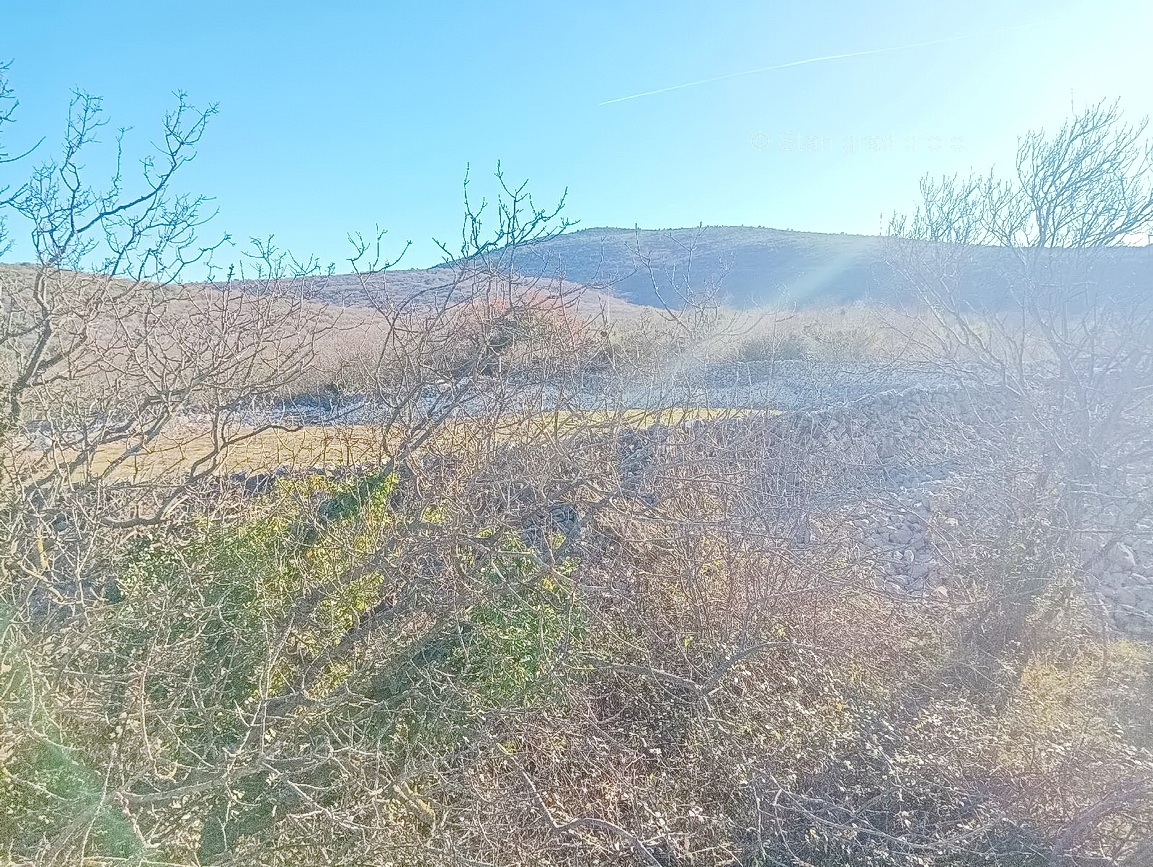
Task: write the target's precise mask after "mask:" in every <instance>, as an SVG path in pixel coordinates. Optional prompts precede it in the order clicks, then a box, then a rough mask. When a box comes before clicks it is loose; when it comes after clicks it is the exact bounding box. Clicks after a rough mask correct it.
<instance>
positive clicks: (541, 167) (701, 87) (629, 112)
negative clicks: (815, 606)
mask: <svg viewBox="0 0 1153 867" xmlns="http://www.w3.org/2000/svg"><path fill="white" fill-rule="evenodd" d="M1151 31H1153V4H1150V3H1148V2H1147V0H1047V2H1034V0H1021V2H1011V0H999V2H990V0H973V2H966V3H929V2H905V0H900V2H880V0H879V2H872V3H859V2H827V0H813V2H803V3H802V2H792V3H785V2H752V0H745V2H724V0H715V2H710V3H705V2H684V0H665V2H659V3H658V2H639V0H616V2H601V0H584V2H579V3H540V2H487V3H477V2H454V3H448V2H439V3H438V2H428V0H425V2H411V3H410V2H392V3H390V2H376V3H367V2H361V3H352V2H340V0H328V2H325V3H317V2H296V0H280V2H275V3H273V2H263V0H230V2H218V0H202V2H157V0H151V2H147V3H143V2H141V3H136V2H127V0H104V2H66V0H0V62H3V61H4V60H8V61H11V64H12V67H11V70H10V76H11V79H12V84H13V85H14V87H15V89H16V91H17V96H18V97H19V99H20V106H19V109H18V113H17V121H18V122H17V124H16V125H15V126H14V127H12V128H11V130H10V132H8V133H7V134H6V138H5V142H4V144H5V149H6V150H8V151H9V152H10V153H13V152H18V151H19V150H21V149H22V147H26V146H31V145H32V144H35V143H36V142H37V141H38V140H39V139H41V138H42V137H43V138H44V139H45V141H44V143H43V144H42V145H40V148H39V149H38V150H37V151H36V152H35V153H33V155H32V156H31V157H30V158H28V159H27V160H25V161H24V162H22V163H17V164H14V165H6V166H0V187H3V186H5V185H6V184H12V183H17V184H18V183H19V181H20V180H21V178H22V177H23V176H24V175H26V174H27V170H28V168H29V167H30V165H31V163H32V162H33V161H35V160H37V159H40V158H43V157H46V156H48V155H49V154H50V153H51V152H52V148H54V147H55V146H56V144H57V143H58V142H59V141H60V139H61V137H62V135H63V133H64V131H65V120H66V114H67V106H68V100H69V97H70V94H71V92H72V91H73V90H74V89H77V88H79V89H83V90H85V91H88V92H90V93H93V94H96V95H99V96H101V97H102V98H103V100H104V108H105V110H106V112H107V115H108V117H109V118H110V120H111V122H112V127H111V128H114V127H120V126H123V127H129V128H130V130H129V132H128V134H127V136H128V138H127V141H128V152H129V153H130V154H131V153H140V152H142V149H143V148H145V147H146V146H147V145H148V143H149V142H150V141H152V140H154V139H155V137H156V134H157V132H158V130H159V128H160V120H161V118H162V116H163V114H164V112H165V110H166V109H167V108H169V107H170V106H171V105H172V104H173V101H174V100H173V92H174V91H177V90H181V91H185V92H187V94H188V97H189V99H190V100H191V101H192V102H193V103H194V104H197V105H200V106H206V105H209V104H217V105H218V106H219V114H218V115H217V116H216V117H215V118H214V119H213V121H212V123H211V125H210V127H209V129H208V131H207V134H206V135H205V137H204V140H203V142H202V143H201V147H200V153H199V156H198V157H197V159H196V161H195V162H194V163H192V164H191V165H190V166H188V167H187V169H186V170H185V171H184V173H183V178H182V179H181V182H180V186H181V188H182V189H185V190H188V191H192V192H196V193H204V194H207V195H209V196H211V197H212V198H213V200H214V205H215V207H216V208H217V210H218V214H217V216H216V218H215V219H214V220H213V222H212V223H211V224H210V225H209V226H208V227H206V228H205V230H204V233H205V235H206V237H207V236H211V235H213V234H214V233H215V234H216V235H219V234H223V233H228V234H229V235H231V236H232V237H233V238H234V239H236V240H237V241H238V242H242V241H244V240H246V239H248V238H251V237H261V238H265V237H268V236H269V235H272V236H274V237H275V240H276V243H277V244H279V245H280V246H282V247H284V248H286V249H289V250H292V251H293V252H294V253H295V254H296V255H297V256H298V257H307V256H310V255H315V256H317V257H318V258H319V259H320V260H321V261H322V262H325V263H327V262H333V263H336V265H337V267H338V268H340V267H341V266H342V265H343V264H345V260H346V258H347V256H348V253H349V245H348V241H347V235H348V233H349V232H357V231H359V232H370V231H373V230H374V227H376V226H380V227H381V228H384V229H387V230H388V232H389V234H388V236H387V238H386V241H387V243H388V244H389V245H391V246H390V247H389V249H391V250H393V251H397V252H399V250H400V249H401V248H402V247H403V246H404V244H405V242H406V241H412V247H411V249H410V250H409V252H408V254H407V255H406V257H405V259H404V260H403V262H404V264H406V265H409V266H412V267H424V266H428V265H431V264H435V263H436V262H438V261H439V259H440V254H439V251H438V250H437V247H436V246H435V244H434V243H433V241H432V239H434V238H437V239H441V240H445V241H447V242H449V243H450V245H453V244H457V243H459V234H460V225H461V216H462V201H461V183H462V180H463V177H464V174H465V170H466V167H468V166H471V174H472V179H473V180H472V185H471V188H472V191H473V193H474V194H475V195H477V196H480V195H482V194H488V195H489V196H490V197H491V195H492V194H493V192H494V187H493V181H492V172H493V170H494V169H495V167H496V164H497V161H498V160H499V161H500V162H501V165H502V166H503V168H504V170H505V173H506V175H507V176H508V177H509V178H510V179H513V180H516V181H520V180H527V181H529V189H530V190H531V191H533V193H534V195H535V197H536V198H537V200H538V201H539V202H540V203H542V204H544V203H549V202H555V201H556V200H557V199H558V198H559V197H560V195H561V194H562V193H563V192H564V191H565V189H566V188H567V190H568V199H567V206H566V209H565V213H566V215H567V216H568V217H569V218H570V219H572V220H579V226H578V228H580V227H596V226H623V227H633V226H640V227H642V228H669V227H680V226H696V225H699V224H704V225H747V226H767V227H773V228H782V229H796V230H807V231H819V232H849V233H866V234H870V233H871V234H875V233H877V232H878V231H879V230H880V228H881V226H882V223H883V222H885V221H887V218H888V215H889V214H891V213H892V212H894V211H907V210H909V209H910V208H911V207H912V205H913V203H914V202H915V197H916V190H917V183H918V180H919V179H920V178H921V177H922V176H923V175H925V174H926V173H928V174H932V175H941V174H953V173H955V172H960V173H962V174H965V173H968V172H969V171H971V170H975V171H979V172H985V171H988V170H989V169H990V168H991V167H998V168H1002V169H1004V168H1009V167H1011V164H1012V157H1013V150H1014V147H1015V145H1016V141H1017V137H1018V136H1019V135H1021V134H1022V133H1024V132H1026V131H1028V130H1030V129H1041V128H1044V129H1054V128H1056V127H1057V126H1059V125H1060V124H1061V122H1062V121H1063V120H1064V119H1065V118H1067V117H1068V116H1069V114H1070V112H1071V111H1072V110H1073V109H1075V108H1078V107H1084V106H1085V105H1087V104H1090V103H1093V102H1096V101H1098V100H1101V99H1110V100H1111V99H1115V98H1116V99H1119V100H1120V102H1121V106H1122V109H1123V110H1124V111H1125V113H1126V116H1128V117H1129V118H1131V119H1134V120H1137V119H1139V118H1141V117H1143V116H1145V115H1148V114H1150V113H1153V88H1150V87H1149V72H1148V66H1147V54H1148V49H1147V40H1148V35H1149V33H1150V32H1151ZM683 85H687V86H683ZM111 128H110V129H111ZM112 138H113V136H112V134H111V133H110V134H109V135H107V136H105V144H106V145H107V144H108V143H110V142H111V140H112ZM134 149H135V150H134ZM104 153H105V155H107V153H108V152H107V150H106V151H105V152H104ZM90 165H91V166H92V167H93V171H94V180H99V175H98V171H99V168H100V167H101V165H102V164H101V163H100V161H99V158H98V157H94V158H93V161H92V163H90ZM20 228H21V227H20V226H19V225H18V224H12V225H10V229H13V230H19V229H20ZM15 234H16V241H17V244H16V247H15V248H14V249H13V250H12V251H11V252H10V253H9V254H8V256H7V258H8V259H16V260H19V259H21V258H28V257H29V253H30V250H29V248H28V247H27V245H26V243H24V242H21V240H20V235H19V233H18V231H17V232H16V233H15Z"/></svg>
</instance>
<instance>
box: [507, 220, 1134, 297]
mask: <svg viewBox="0 0 1153 867" xmlns="http://www.w3.org/2000/svg"><path fill="white" fill-rule="evenodd" d="M969 252H970V255H971V257H972V260H973V265H974V267H973V268H972V270H971V273H970V275H969V280H968V283H967V284H966V285H967V290H968V292H969V294H970V295H971V297H972V298H973V299H974V300H979V301H983V302H985V303H987V304H988V305H989V306H991V307H993V308H997V307H1003V306H1006V304H1007V301H1008V287H1007V285H1006V284H1005V281H1004V278H1003V277H1001V276H1000V274H1001V270H1002V269H1001V268H1000V267H999V266H1000V264H1001V257H1003V256H1004V255H1005V253H1004V251H1002V250H999V249H996V248H990V247H984V248H973V249H972V250H971V251H969ZM519 255H520V258H519V264H518V269H519V270H520V271H522V272H523V273H525V274H531V275H534V276H535V275H545V276H559V275H563V276H564V277H565V278H566V279H567V280H570V281H573V282H576V283H584V284H587V285H593V286H597V287H598V288H602V289H604V290H605V291H609V292H611V293H612V294H614V295H616V296H618V297H620V298H623V299H626V300H628V301H631V302H633V303H634V304H643V305H649V306H652V305H661V304H662V303H666V304H668V305H669V306H674V307H676V306H681V304H682V303H683V298H684V296H685V295H686V294H689V293H690V292H692V293H699V292H702V291H715V292H716V293H717V294H718V296H719V297H720V299H721V300H722V301H725V302H727V303H730V304H732V305H734V306H736V307H752V306H757V305H762V304H769V305H777V304H788V305H798V306H820V305H840V304H848V303H853V302H856V301H866V300H872V301H882V302H890V303H891V302H899V301H900V300H901V294H900V290H899V289H898V288H897V283H898V281H897V280H896V279H895V275H894V272H893V268H892V265H891V264H890V263H891V261H892V259H893V255H894V251H893V249H892V247H891V246H890V241H889V239H887V238H884V237H878V236H872V235H845V234H839V235H829V234H819V233H816V232H792V231H787V230H781V229H763V228H752V227H745V226H711V227H702V228H698V229H665V230H650V229H644V230H632V229H617V228H591V229H583V230H580V231H576V232H572V233H570V234H566V235H562V236H559V237H556V238H552V239H550V240H548V241H544V242H541V243H538V244H536V245H535V246H533V247H532V248H531V249H529V250H528V251H526V252H522V253H520V254H519ZM1066 258H1068V257H1066ZM1092 271H1093V277H1094V279H1097V280H1100V281H1102V282H1103V283H1106V284H1108V285H1115V286H1117V287H1118V288H1124V287H1133V286H1136V285H1139V284H1142V283H1149V282H1151V278H1153V251H1151V250H1150V249H1149V248H1133V247H1126V248H1115V249H1112V250H1109V251H1106V252H1104V254H1103V256H1102V257H1101V258H1100V260H1099V261H1098V262H1096V263H1095V264H1094V265H1093V266H1092Z"/></svg>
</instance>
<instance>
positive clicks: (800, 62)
mask: <svg viewBox="0 0 1153 867" xmlns="http://www.w3.org/2000/svg"><path fill="white" fill-rule="evenodd" d="M1048 23H1050V22H1049V21H1040V22H1033V23H1031V24H1018V25H1017V26H1015V27H1002V28H1000V29H999V30H987V31H984V32H982V33H964V34H961V35H960V36H947V37H945V38H944V39H930V40H929V41H927V42H910V43H908V44H907V45H893V46H890V47H889V48H871V49H869V50H868V51H849V52H847V53H845V54H826V55H824V56H823V57H809V58H806V59H805V60H793V61H790V62H789V63H775V64H773V65H772V66H762V67H759V68H757V69H746V70H744V71H743V72H730V73H728V74H727V75H718V76H716V77H714V78H702V79H701V80H700V81H687V82H685V83H684V84H674V85H673V86H672V87H661V88H658V89H656V90H646V91H645V92H644V93H634V94H632V95H630V96H618V97H617V98H616V99H606V100H605V101H604V102H601V103H598V105H612V104H613V103H615V102H627V101H628V100H630V99H640V98H641V97H642V96H655V95H656V94H658V93H668V92H669V91H672V90H683V89H684V88H686V87H697V86H698V85H701V84H712V83H713V82H714V81H726V80H728V79H730V78H740V77H742V76H745V75H757V74H758V73H761V72H772V71H773V70H774V69H788V68H789V67H790V66H805V65H807V64H809V63H824V62H825V61H827V60H844V59H846V58H849V57H865V56H866V55H869V54H889V53H891V52H893V51H907V50H909V49H910V48H925V47H927V46H929V45H943V44H944V43H946V42H960V41H961V40H962V39H977V38H978V37H981V36H995V35H996V34H998V33H1008V32H1009V31H1011V30H1023V29H1024V28H1026V27H1038V26H1040V25H1041V24H1048Z"/></svg>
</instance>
